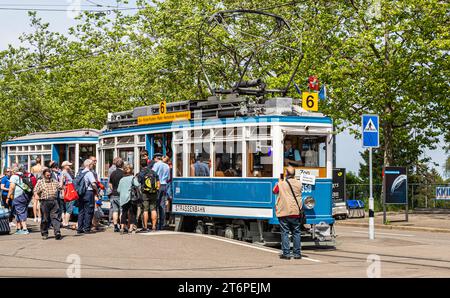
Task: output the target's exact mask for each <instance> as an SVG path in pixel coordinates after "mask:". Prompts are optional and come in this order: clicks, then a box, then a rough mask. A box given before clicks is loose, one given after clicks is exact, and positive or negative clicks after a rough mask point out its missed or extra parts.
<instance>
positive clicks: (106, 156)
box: [103, 149, 114, 177]
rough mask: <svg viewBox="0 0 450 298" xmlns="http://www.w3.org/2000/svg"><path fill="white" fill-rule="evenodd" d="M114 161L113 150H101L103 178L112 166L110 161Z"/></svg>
mask: <svg viewBox="0 0 450 298" xmlns="http://www.w3.org/2000/svg"><path fill="white" fill-rule="evenodd" d="M113 159H114V150H113V149H105V150H103V164H104V168H103V177H108V170H109V168H110V167H111V165H112V161H113Z"/></svg>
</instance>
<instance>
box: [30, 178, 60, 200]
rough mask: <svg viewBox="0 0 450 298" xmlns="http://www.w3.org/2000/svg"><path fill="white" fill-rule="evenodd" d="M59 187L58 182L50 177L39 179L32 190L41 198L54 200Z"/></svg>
mask: <svg viewBox="0 0 450 298" xmlns="http://www.w3.org/2000/svg"><path fill="white" fill-rule="evenodd" d="M60 189H61V188H60V186H59V183H58V182H56V181H55V180H53V179H51V180H50V181H46V180H45V179H41V180H39V181H38V183H37V184H36V187H35V188H34V192H35V193H36V194H37V195H38V196H39V199H41V200H55V199H56V198H57V196H58V191H60Z"/></svg>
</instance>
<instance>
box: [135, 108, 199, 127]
mask: <svg viewBox="0 0 450 298" xmlns="http://www.w3.org/2000/svg"><path fill="white" fill-rule="evenodd" d="M190 119H191V111H186V112H176V113H164V114H159V115H149V116H141V117H138V125H145V124H157V123H164V122H174V121H183V120H190Z"/></svg>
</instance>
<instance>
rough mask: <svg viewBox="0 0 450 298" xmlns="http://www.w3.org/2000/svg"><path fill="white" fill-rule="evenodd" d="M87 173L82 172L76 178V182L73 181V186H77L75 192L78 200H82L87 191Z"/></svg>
mask: <svg viewBox="0 0 450 298" xmlns="http://www.w3.org/2000/svg"><path fill="white" fill-rule="evenodd" d="M88 172H89V171H87V172H84V173H83V172H82V171H80V172H79V173H78V175H77V177H75V180H74V181H73V184H74V185H75V190H76V192H77V194H78V198H81V197H83V196H84V194H85V193H86V191H87V186H86V182H85V181H84V176H86V174H87V173H88Z"/></svg>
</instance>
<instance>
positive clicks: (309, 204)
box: [304, 197, 316, 209]
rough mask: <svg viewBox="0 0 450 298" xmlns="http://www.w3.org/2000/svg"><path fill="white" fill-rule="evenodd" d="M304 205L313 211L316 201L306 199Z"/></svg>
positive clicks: (311, 198)
mask: <svg viewBox="0 0 450 298" xmlns="http://www.w3.org/2000/svg"><path fill="white" fill-rule="evenodd" d="M304 205H305V207H306V208H308V209H313V208H314V206H315V205H316V200H314V198H313V197H306V199H305V203H304Z"/></svg>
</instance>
